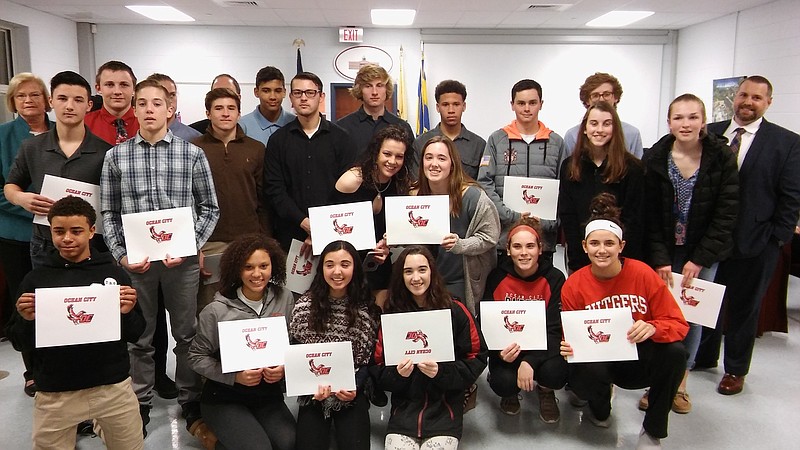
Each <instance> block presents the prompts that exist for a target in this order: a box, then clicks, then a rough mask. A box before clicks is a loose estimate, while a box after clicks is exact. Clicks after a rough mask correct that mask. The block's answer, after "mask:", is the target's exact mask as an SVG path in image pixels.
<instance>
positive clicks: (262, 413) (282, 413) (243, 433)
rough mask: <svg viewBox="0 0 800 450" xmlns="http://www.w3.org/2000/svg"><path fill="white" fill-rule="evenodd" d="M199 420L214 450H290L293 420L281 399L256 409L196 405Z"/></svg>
mask: <svg viewBox="0 0 800 450" xmlns="http://www.w3.org/2000/svg"><path fill="white" fill-rule="evenodd" d="M200 408H201V412H202V413H203V420H205V422H206V424H208V426H209V427H211V431H213V432H214V435H216V436H217V439H218V442H217V446H216V450H223V449H230V450H234V449H235V450H250V449H253V450H273V449H274V450H293V449H294V441H295V436H294V434H295V421H294V416H292V413H291V412H290V411H289V408H288V407H287V406H286V403H285V402H284V400H283V398H281V399H280V400H276V401H265V402H263V403H262V404H260V405H258V406H246V405H243V404H241V403H200Z"/></svg>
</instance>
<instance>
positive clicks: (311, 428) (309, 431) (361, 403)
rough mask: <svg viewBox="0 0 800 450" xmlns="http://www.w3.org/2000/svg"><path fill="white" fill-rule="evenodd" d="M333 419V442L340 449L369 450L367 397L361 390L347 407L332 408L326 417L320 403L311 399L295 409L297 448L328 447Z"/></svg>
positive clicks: (321, 449) (313, 449) (319, 448)
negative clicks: (329, 414)
mask: <svg viewBox="0 0 800 450" xmlns="http://www.w3.org/2000/svg"><path fill="white" fill-rule="evenodd" d="M333 422H335V423H336V446H337V448H339V449H341V450H344V449H347V450H362V449H363V450H369V447H370V435H369V400H367V399H366V398H365V397H364V394H362V393H361V392H359V393H358V395H356V398H355V400H353V402H352V404H351V405H350V406H349V407H348V408H343V409H341V410H340V411H332V412H331V416H330V417H329V418H327V419H326V418H325V416H324V415H323V413H322V404H321V403H319V402H312V403H311V404H309V405H306V406H301V407H300V410H299V411H298V412H297V441H296V442H297V445H296V447H297V449H298V450H300V449H302V450H328V448H330V445H331V442H330V439H331V438H330V434H331V423H333Z"/></svg>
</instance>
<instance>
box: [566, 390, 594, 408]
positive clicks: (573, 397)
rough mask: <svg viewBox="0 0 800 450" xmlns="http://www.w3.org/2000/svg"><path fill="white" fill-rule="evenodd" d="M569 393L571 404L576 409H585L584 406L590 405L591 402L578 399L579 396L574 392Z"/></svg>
mask: <svg viewBox="0 0 800 450" xmlns="http://www.w3.org/2000/svg"><path fill="white" fill-rule="evenodd" d="M567 392H569V404H570V405H572V406H574V407H576V408H583V407H584V406H586V405H588V404H589V402H587V401H586V400H584V399H582V398H580V397H578V394H576V393H575V391H573V390H571V389H570V390H568V391H567Z"/></svg>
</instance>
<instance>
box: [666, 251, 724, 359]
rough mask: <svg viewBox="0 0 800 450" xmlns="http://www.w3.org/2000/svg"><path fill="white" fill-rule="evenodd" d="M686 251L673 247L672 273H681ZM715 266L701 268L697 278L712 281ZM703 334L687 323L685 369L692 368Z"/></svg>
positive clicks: (684, 339) (692, 324)
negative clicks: (687, 353)
mask: <svg viewBox="0 0 800 450" xmlns="http://www.w3.org/2000/svg"><path fill="white" fill-rule="evenodd" d="M687 256H688V255H687V254H686V250H685V249H684V248H683V247H682V246H676V247H675V255H674V256H673V258H672V271H673V272H677V273H681V272H682V271H683V265H684V264H686V262H687V261H688V259H689V258H688V257H687ZM717 266H719V263H718V262H717V263H714V264H713V265H712V266H711V267H703V269H702V270H701V271H700V273H699V274H698V275H697V278H699V279H701V280H705V281H714V277H715V276H716V274H717ZM702 333H703V326H702V325H698V324H696V323H691V322H690V323H689V333H687V334H686V337H685V338H683V345H685V346H686V351H687V352H689V359H687V360H686V369H687V370H691V369H692V367H694V358H695V356H697V349H698V348H699V347H700V338H701V336H702Z"/></svg>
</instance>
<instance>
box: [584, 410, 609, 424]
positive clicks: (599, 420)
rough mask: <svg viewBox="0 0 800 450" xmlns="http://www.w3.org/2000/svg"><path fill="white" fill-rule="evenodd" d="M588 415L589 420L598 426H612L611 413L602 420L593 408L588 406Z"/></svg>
mask: <svg viewBox="0 0 800 450" xmlns="http://www.w3.org/2000/svg"><path fill="white" fill-rule="evenodd" d="M586 415H587V416H588V417H589V421H590V422H592V424H593V425H594V426H596V427H600V428H608V427H610V426H611V414H609V415H608V417H606V418H605V419H602V420H601V419H598V418H597V417H595V415H594V413H593V412H592V408H588V409H587V411H586Z"/></svg>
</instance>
